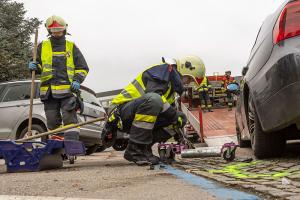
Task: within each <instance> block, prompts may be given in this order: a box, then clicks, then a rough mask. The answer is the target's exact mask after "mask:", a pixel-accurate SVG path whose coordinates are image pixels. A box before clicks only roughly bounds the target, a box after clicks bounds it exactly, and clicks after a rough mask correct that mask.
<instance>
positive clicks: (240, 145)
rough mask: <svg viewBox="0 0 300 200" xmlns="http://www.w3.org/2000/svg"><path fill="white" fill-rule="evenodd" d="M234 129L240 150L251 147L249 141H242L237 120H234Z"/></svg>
mask: <svg viewBox="0 0 300 200" xmlns="http://www.w3.org/2000/svg"><path fill="white" fill-rule="evenodd" d="M235 129H236V137H237V141H238V144H239V147H241V148H247V147H251V142H250V141H249V140H242V135H241V131H240V129H239V126H238V123H237V120H235Z"/></svg>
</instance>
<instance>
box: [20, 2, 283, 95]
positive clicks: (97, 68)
mask: <svg viewBox="0 0 300 200" xmlns="http://www.w3.org/2000/svg"><path fill="white" fill-rule="evenodd" d="M17 1H18V2H23V3H24V6H25V9H26V10H27V13H26V17H37V18H39V19H40V20H43V23H44V22H45V21H46V19H47V18H48V17H49V16H51V15H58V16H61V17H62V18H64V19H65V20H66V21H67V23H68V25H69V28H68V32H69V33H70V34H72V36H68V39H69V40H71V41H74V42H75V44H76V45H77V46H78V47H79V49H80V50H81V52H82V53H83V55H84V57H85V59H86V61H87V63H88V65H89V68H90V73H89V74H88V77H87V78H86V80H85V82H84V85H86V86H88V87H90V88H91V89H93V90H94V91H96V92H103V91H108V90H115V89H121V88H124V87H125V86H126V85H127V83H129V82H131V81H132V80H133V79H134V78H135V77H136V76H137V75H138V74H139V73H140V72H141V71H143V70H144V68H146V67H148V66H150V65H153V64H158V63H159V62H160V61H161V57H168V58H181V57H184V56H186V55H198V56H199V57H201V58H202V60H203V61H204V63H205V66H206V74H207V75H212V74H213V73H214V72H219V73H220V74H223V73H224V72H225V71H226V70H231V71H232V74H233V75H240V74H241V71H242V68H243V66H245V65H246V63H247V60H248V57H249V54H250V50H251V48H252V46H253V44H254V41H255V38H256V35H257V33H258V30H259V28H260V26H261V25H262V23H263V21H264V20H265V18H266V17H267V16H268V15H270V14H271V13H273V12H274V11H275V10H276V9H277V8H278V7H279V6H280V5H281V4H282V3H283V2H284V1H285V0H226V1H224V0H214V1H212V0H51V1H46V0H17ZM46 38H47V31H46V29H45V27H44V25H41V27H40V29H39V41H41V40H44V39H46Z"/></svg>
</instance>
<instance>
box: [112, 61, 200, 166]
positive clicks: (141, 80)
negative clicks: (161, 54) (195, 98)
mask: <svg viewBox="0 0 300 200" xmlns="http://www.w3.org/2000/svg"><path fill="white" fill-rule="evenodd" d="M203 67H204V65H203V62H202V61H201V59H200V58H199V57H197V56H187V57H185V58H182V59H178V60H175V59H169V60H167V59H164V58H163V59H162V63H160V64H157V65H153V66H150V67H148V68H147V69H146V70H144V71H143V72H142V73H140V74H139V75H138V76H137V77H136V78H135V79H134V80H133V81H132V82H131V83H129V85H127V87H125V89H124V90H123V91H122V92H121V93H120V94H119V95H117V96H116V97H115V98H114V99H113V101H112V107H113V109H112V110H113V111H112V112H111V114H110V116H109V120H108V123H107V124H108V126H113V127H115V128H116V127H117V128H118V129H119V130H122V131H124V132H128V133H129V143H128V146H127V149H126V151H125V153H124V158H125V159H126V160H128V161H131V162H135V163H136V164H138V165H141V164H158V163H159V158H158V157H156V156H154V155H153V153H152V148H151V147H152V145H153V144H154V143H156V142H162V141H166V140H167V139H169V138H171V137H172V136H171V135H169V134H168V132H167V131H165V130H166V128H167V127H170V126H175V127H177V128H182V127H183V126H184V125H185V123H186V116H185V115H184V114H183V113H182V112H179V111H177V110H176V109H175V108H174V107H173V106H172V104H174V102H175V93H177V94H179V95H181V94H182V93H183V91H184V87H183V84H182V82H181V76H183V75H191V76H194V77H197V76H198V74H199V73H203V71H204V70H200V68H203ZM199 76H203V74H201V75H199Z"/></svg>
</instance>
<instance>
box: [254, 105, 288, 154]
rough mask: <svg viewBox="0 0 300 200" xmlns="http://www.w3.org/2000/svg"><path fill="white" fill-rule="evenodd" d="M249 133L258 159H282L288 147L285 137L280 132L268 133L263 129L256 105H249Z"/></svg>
mask: <svg viewBox="0 0 300 200" xmlns="http://www.w3.org/2000/svg"><path fill="white" fill-rule="evenodd" d="M249 132H250V136H251V146H252V149H253V152H254V155H255V156H256V157H257V158H260V159H262V158H270V157H280V156H281V155H282V154H283V153H284V150H285V147H286V139H285V138H284V135H283V134H282V133H281V132H280V131H278V132H271V133H266V132H264V131H263V129H262V127H261V123H260V121H259V119H258V116H257V113H256V110H255V106H254V103H253V102H252V100H250V103H249Z"/></svg>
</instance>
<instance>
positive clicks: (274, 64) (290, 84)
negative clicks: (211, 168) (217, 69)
mask: <svg viewBox="0 0 300 200" xmlns="http://www.w3.org/2000/svg"><path fill="white" fill-rule="evenodd" d="M299 102H300V1H299V0H297V1H292V0H289V1H286V2H285V3H284V4H283V5H281V6H280V7H279V8H278V9H277V10H276V11H275V12H274V13H273V14H272V15H270V16H269V17H267V19H266V20H265V21H264V23H263V25H262V26H261V28H260V30H259V33H258V35H257V38H256V41H255V44H254V46H253V48H252V50H251V53H250V58H249V61H248V63H247V66H246V67H244V68H243V79H242V81H241V93H240V96H239V99H238V102H237V104H238V105H237V110H236V124H237V137H238V141H239V144H240V146H241V147H243V146H247V144H249V141H251V146H252V149H253V150H254V154H255V156H256V157H258V158H267V157H273V156H280V155H282V153H283V152H284V149H285V146H286V140H290V139H296V138H300V131H299V130H300V104H299Z"/></svg>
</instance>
